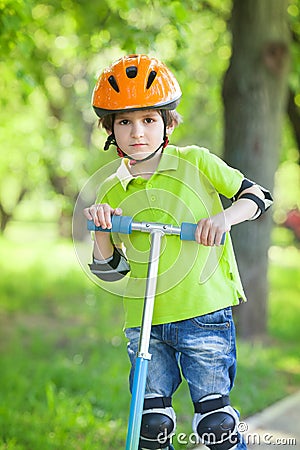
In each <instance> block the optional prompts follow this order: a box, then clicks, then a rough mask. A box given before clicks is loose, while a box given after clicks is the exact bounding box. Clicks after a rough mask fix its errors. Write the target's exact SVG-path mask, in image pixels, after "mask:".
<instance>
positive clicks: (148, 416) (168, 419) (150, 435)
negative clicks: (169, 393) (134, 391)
mask: <svg viewBox="0 0 300 450" xmlns="http://www.w3.org/2000/svg"><path fill="white" fill-rule="evenodd" d="M175 426H176V415H175V411H174V409H173V408H172V401H171V397H153V398H146V399H145V401H144V410H143V416H142V424H141V433H140V443H139V448H140V449H151V450H156V449H163V448H166V447H168V445H169V443H170V438H171V436H172V433H173V432H174V430H175Z"/></svg>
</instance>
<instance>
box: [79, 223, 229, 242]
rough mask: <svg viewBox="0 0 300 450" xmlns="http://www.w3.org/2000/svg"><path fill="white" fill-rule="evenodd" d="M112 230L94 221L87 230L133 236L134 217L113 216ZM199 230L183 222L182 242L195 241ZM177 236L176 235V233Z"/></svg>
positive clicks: (195, 225)
mask: <svg viewBox="0 0 300 450" xmlns="http://www.w3.org/2000/svg"><path fill="white" fill-rule="evenodd" d="M111 224H112V228H110V229H107V228H102V227H97V226H96V225H95V224H94V222H93V220H88V222H87V228H88V230H89V231H103V232H111V231H113V232H115V233H122V234H131V233H132V217H130V216H112V218H111ZM196 228H197V224H195V223H189V222H182V224H181V227H180V239H181V240H182V241H194V240H195V231H196ZM174 234H175V233H174ZM225 236H226V235H225V233H224V234H223V236H222V240H221V244H224V242H225Z"/></svg>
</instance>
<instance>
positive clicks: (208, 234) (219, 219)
mask: <svg viewBox="0 0 300 450" xmlns="http://www.w3.org/2000/svg"><path fill="white" fill-rule="evenodd" d="M230 228H231V226H230V224H229V223H228V222H227V221H226V220H225V215H224V213H220V214H217V215H215V216H212V217H208V218H205V219H201V220H199V222H198V223H197V228H196V231H195V239H196V242H198V244H202V245H205V246H213V245H221V240H222V236H223V234H224V233H225V232H226V231H230Z"/></svg>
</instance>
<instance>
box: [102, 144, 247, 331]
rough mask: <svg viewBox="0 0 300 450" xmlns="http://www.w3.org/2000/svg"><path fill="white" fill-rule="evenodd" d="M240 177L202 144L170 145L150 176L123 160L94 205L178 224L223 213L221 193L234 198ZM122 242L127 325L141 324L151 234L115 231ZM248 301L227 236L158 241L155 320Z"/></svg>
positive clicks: (117, 241)
mask: <svg viewBox="0 0 300 450" xmlns="http://www.w3.org/2000/svg"><path fill="white" fill-rule="evenodd" d="M243 178H244V176H243V175H242V174H241V173H240V172H239V171H238V170H236V169H233V168H232V167H229V166H228V165H227V164H226V163H225V162H224V161H222V160H221V159H220V158H218V157H217V156H216V155H213V154H212V153H210V152H209V151H208V150H207V149H205V148H200V147H197V146H189V147H185V148H178V147H174V146H171V145H170V146H168V147H167V148H166V149H165V150H164V153H163V155H162V157H161V160H160V162H159V165H158V167H157V170H156V172H155V173H154V174H153V175H152V176H151V178H150V179H149V180H146V179H144V178H142V177H141V176H138V177H133V176H132V175H131V173H130V171H129V170H128V160H126V159H123V160H122V162H121V165H120V167H119V168H118V170H117V171H116V173H114V174H113V175H112V176H110V177H109V178H108V179H106V180H105V182H104V183H103V184H102V185H101V187H100V190H99V195H98V198H97V202H99V203H100V202H105V203H108V204H110V205H111V206H112V207H113V208H117V207H120V208H122V210H123V215H126V216H132V217H133V220H134V221H138V222H140V221H147V222H160V223H168V224H173V225H175V226H180V224H181V223H182V222H192V223H196V222H198V221H199V220H200V219H201V218H203V217H209V216H212V215H215V214H217V213H219V212H221V211H222V204H221V201H220V197H219V194H223V195H224V196H226V197H228V198H231V197H233V196H234V194H236V192H237V191H238V190H239V188H240V186H241V183H242V180H243ZM112 241H113V242H114V244H115V245H120V244H121V243H123V244H124V246H125V248H126V255H127V258H128V260H129V262H130V267H131V271H130V275H129V276H128V282H127V284H126V287H125V292H124V306H125V328H128V327H135V326H139V325H140V324H141V317H142V310H143V299H144V293H145V287H146V278H147V267H148V256H149V248H150V236H149V234H147V233H141V232H138V231H133V232H132V234H130V235H122V234H118V233H112ZM241 300H245V294H244V291H243V288H242V284H241V281H240V277H239V273H238V268H237V264H236V260H235V256H234V251H233V247H232V242H231V239H230V235H229V233H226V241H225V244H224V245H223V246H220V247H205V246H201V245H199V244H197V243H196V242H195V241H191V242H190V241H181V240H180V239H179V237H178V236H164V237H163V238H162V247H161V255H160V260H159V274H158V282H157V294H156V299H155V306H154V313H153V324H161V323H168V322H174V321H178V320H184V319H188V318H191V317H196V316H199V315H203V314H207V313H209V312H212V311H216V310H218V309H221V308H224V307H227V306H231V305H236V304H238V303H239V302H240V301H241Z"/></svg>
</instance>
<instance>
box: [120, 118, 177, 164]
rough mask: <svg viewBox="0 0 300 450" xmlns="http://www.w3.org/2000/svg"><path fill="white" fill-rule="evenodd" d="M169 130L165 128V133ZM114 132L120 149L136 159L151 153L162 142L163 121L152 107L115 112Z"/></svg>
mask: <svg viewBox="0 0 300 450" xmlns="http://www.w3.org/2000/svg"><path fill="white" fill-rule="evenodd" d="M168 132H171V130H170V128H167V133H168ZM114 133H115V137H116V141H117V143H118V146H119V147H120V149H121V150H123V151H124V152H125V153H127V155H129V156H132V157H134V158H137V159H142V158H145V157H146V156H147V155H148V154H151V153H153V152H154V151H155V150H156V149H157V148H158V147H159V146H160V145H161V144H162V142H163V138H164V122H163V118H162V116H161V115H160V113H159V111H157V110H154V109H152V110H151V109H149V110H141V111H130V112H124V113H119V114H116V117H115V121H114Z"/></svg>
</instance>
